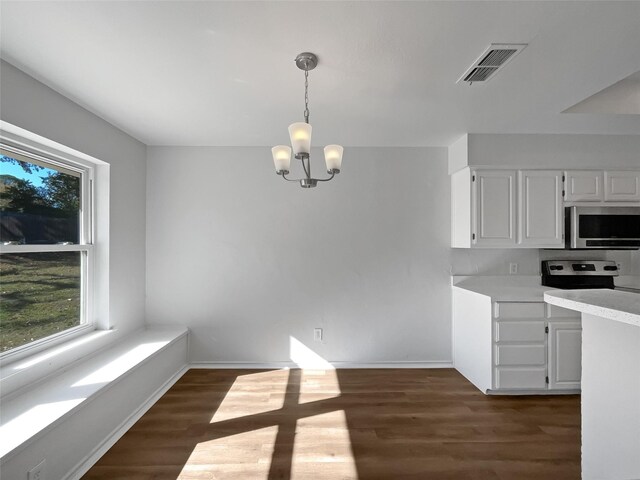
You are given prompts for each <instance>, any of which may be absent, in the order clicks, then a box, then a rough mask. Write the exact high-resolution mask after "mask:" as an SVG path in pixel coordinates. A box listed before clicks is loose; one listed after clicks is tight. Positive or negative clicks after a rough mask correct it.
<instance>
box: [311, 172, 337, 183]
mask: <svg viewBox="0 0 640 480" xmlns="http://www.w3.org/2000/svg"><path fill="white" fill-rule="evenodd" d="M335 176H336V174H335V172H331V176H330V177H329V178H316V180H317V181H319V182H328V181H329V180H331V179H332V178H333V177H335Z"/></svg>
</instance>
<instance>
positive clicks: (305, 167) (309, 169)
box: [300, 157, 311, 178]
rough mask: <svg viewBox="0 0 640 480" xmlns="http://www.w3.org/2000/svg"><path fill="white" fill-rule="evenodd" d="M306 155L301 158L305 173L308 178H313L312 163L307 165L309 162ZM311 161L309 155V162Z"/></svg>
mask: <svg viewBox="0 0 640 480" xmlns="http://www.w3.org/2000/svg"><path fill="white" fill-rule="evenodd" d="M304 160H305V157H302V158H301V159H300V161H301V162H302V168H304V174H305V175H306V176H307V178H311V164H310V163H309V164H308V167H307V163H305V161H304ZM308 161H309V157H307V162H308Z"/></svg>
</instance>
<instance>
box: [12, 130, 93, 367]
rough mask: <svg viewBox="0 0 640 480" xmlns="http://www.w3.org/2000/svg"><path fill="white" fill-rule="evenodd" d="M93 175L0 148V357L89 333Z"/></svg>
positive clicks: (54, 159) (80, 167)
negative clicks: (74, 335) (84, 332)
mask: <svg viewBox="0 0 640 480" xmlns="http://www.w3.org/2000/svg"><path fill="white" fill-rule="evenodd" d="M93 174H94V171H93V168H92V166H90V165H87V164H83V163H77V162H74V161H73V160H71V159H69V158H63V157H61V156H59V155H54V154H52V155H50V156H49V155H46V152H45V154H43V153H42V151H38V153H34V152H32V151H30V150H27V149H25V148H18V147H16V146H14V145H11V144H4V143H0V356H8V355H13V354H15V353H17V352H21V351H25V350H29V349H32V348H34V347H38V346H41V345H43V344H48V343H51V342H54V341H57V340H59V339H61V338H63V337H64V338H66V337H67V336H69V335H72V334H75V333H80V332H82V331H85V330H88V329H92V328H93V320H92V316H91V311H92V310H91V308H90V306H91V302H92V295H91V283H92V278H93V268H92V266H93V263H94V260H93V255H94V252H93V241H92V236H93V228H92V225H93V223H92V220H93V219H92V203H93V202H92V194H93V192H92V187H93Z"/></svg>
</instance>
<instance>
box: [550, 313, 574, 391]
mask: <svg viewBox="0 0 640 480" xmlns="http://www.w3.org/2000/svg"><path fill="white" fill-rule="evenodd" d="M548 351H549V389H550V390H551V389H563V388H564V389H579V388H580V377H581V373H582V362H581V356H582V326H581V323H580V322H553V321H550V322H549V348H548Z"/></svg>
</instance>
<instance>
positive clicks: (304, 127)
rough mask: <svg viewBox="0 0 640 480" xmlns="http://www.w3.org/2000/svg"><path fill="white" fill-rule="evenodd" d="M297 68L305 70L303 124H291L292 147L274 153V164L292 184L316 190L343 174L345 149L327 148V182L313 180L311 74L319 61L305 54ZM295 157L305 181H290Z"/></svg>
mask: <svg viewBox="0 0 640 480" xmlns="http://www.w3.org/2000/svg"><path fill="white" fill-rule="evenodd" d="M296 65H297V66H298V68H299V69H300V70H304V122H297V123H292V124H291V125H289V137H290V139H291V147H289V146H288V145H278V146H275V147H273V148H272V149H271V153H272V154H273V163H274V164H275V166H276V173H277V174H278V175H281V176H282V178H284V179H285V180H287V181H289V182H300V186H301V187H302V188H313V187H315V186H316V185H317V184H318V182H328V181H329V180H331V179H332V178H333V177H334V176H335V175H336V174H337V173H340V167H341V166H342V152H343V150H344V149H343V148H342V147H341V146H340V145H327V146H326V147H324V161H325V163H326V165H327V173H328V174H329V175H331V176H330V177H328V178H312V177H311V162H310V158H309V156H310V152H311V125H309V70H313V69H314V68H316V65H318V57H316V56H315V55H314V54H313V53H309V52H304V53H301V54H300V55H298V56H297V57H296ZM292 149H293V155H294V156H295V157H296V158H297V159H298V160H300V162H302V168H303V170H304V174H305V176H304V178H299V179H293V178H287V175H288V174H289V167H290V166H291V151H292Z"/></svg>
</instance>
